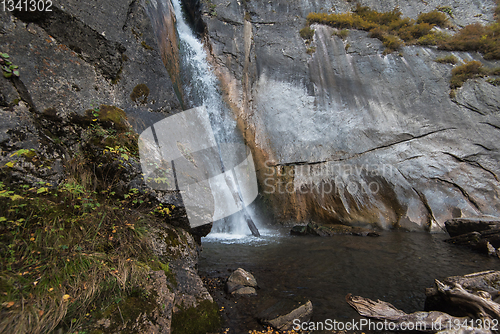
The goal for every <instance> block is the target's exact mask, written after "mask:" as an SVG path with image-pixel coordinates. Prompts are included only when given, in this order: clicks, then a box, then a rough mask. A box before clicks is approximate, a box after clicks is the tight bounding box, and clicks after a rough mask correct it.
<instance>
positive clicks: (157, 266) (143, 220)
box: [0, 106, 171, 333]
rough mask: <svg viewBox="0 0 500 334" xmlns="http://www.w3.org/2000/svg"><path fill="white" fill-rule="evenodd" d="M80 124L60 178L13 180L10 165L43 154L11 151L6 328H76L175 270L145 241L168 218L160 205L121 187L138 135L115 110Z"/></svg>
mask: <svg viewBox="0 0 500 334" xmlns="http://www.w3.org/2000/svg"><path fill="white" fill-rule="evenodd" d="M80 121H81V125H79V126H81V128H82V129H83V130H82V132H81V133H79V134H78V136H79V140H80V143H79V144H78V149H76V150H75V151H73V152H72V154H69V155H68V157H67V158H66V160H65V161H64V164H65V169H64V171H65V180H64V181H63V182H62V183H61V184H59V185H57V186H54V185H51V184H48V183H43V182H42V183H38V184H28V183H23V182H22V181H20V180H17V179H14V178H12V173H11V171H12V169H16V168H20V166H23V165H24V164H26V163H32V162H33V161H40V160H43V159H42V158H41V157H38V152H36V150H34V149H21V150H18V151H16V152H12V153H10V154H9V155H10V157H11V158H12V160H11V161H9V162H8V163H7V164H5V165H4V166H2V167H1V168H0V174H1V176H2V177H1V179H2V180H3V181H2V182H0V213H1V214H0V258H1V260H0V288H1V291H2V292H3V293H2V294H1V295H0V305H1V306H0V307H1V309H0V332H2V333H6V332H9V333H45V332H50V331H51V330H53V329H54V328H56V327H59V328H63V329H64V330H65V331H66V332H73V331H74V329H75V328H76V327H78V326H79V325H81V324H85V323H86V322H92V321H93V320H94V319H96V318H97V319H98V318H99V317H100V316H102V315H103V314H104V313H105V312H107V311H109V310H112V309H116V308H119V307H120V305H121V306H122V307H124V304H123V303H124V302H125V301H127V300H129V299H130V298H131V297H134V298H136V299H134V300H137V298H139V297H141V298H142V297H144V298H142V299H143V300H147V298H149V297H148V296H147V294H148V293H147V291H145V290H144V284H145V283H144V282H146V281H147V277H148V273H149V272H150V271H151V270H165V272H166V274H169V275H170V276H171V273H169V269H168V264H165V263H162V262H160V260H159V259H158V258H157V257H156V256H154V254H153V252H152V250H151V245H150V241H149V239H148V238H147V233H148V228H149V227H150V226H158V225H160V224H162V222H163V220H164V218H163V217H162V216H161V215H158V214H157V213H155V208H156V207H157V203H156V202H155V201H154V200H153V199H152V197H150V196H148V194H147V193H145V192H141V191H139V189H136V188H131V189H123V187H121V184H122V183H123V181H122V178H123V176H124V175H126V174H127V172H128V170H129V169H130V165H131V164H133V163H134V160H136V159H137V156H138V149H137V134H136V133H135V132H133V131H132V130H131V129H130V128H129V127H128V125H127V123H126V118H125V116H124V113H123V111H121V110H120V109H118V108H115V107H111V106H101V107H95V108H93V109H91V110H90V111H89V112H87V116H86V117H84V118H81V119H80ZM61 144H63V143H61ZM169 275H167V276H169Z"/></svg>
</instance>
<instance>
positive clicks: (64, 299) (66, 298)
mask: <svg viewBox="0 0 500 334" xmlns="http://www.w3.org/2000/svg"><path fill="white" fill-rule="evenodd" d="M70 298H71V297H70V296H69V295H64V296H63V301H65V302H67V301H68V300H69V299H70Z"/></svg>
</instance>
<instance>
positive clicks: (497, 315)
mask: <svg viewBox="0 0 500 334" xmlns="http://www.w3.org/2000/svg"><path fill="white" fill-rule="evenodd" d="M499 283H500V271H485V272H480V273H474V274H470V275H465V276H453V277H448V278H446V279H445V280H443V282H441V281H439V280H435V287H434V288H432V289H427V290H426V295H427V298H428V299H429V298H431V300H433V301H439V303H435V304H434V305H433V306H437V305H440V306H443V305H444V307H445V308H446V309H450V310H462V311H463V312H462V313H461V314H456V313H452V314H455V315H450V314H448V313H445V312H442V310H440V311H437V310H435V309H430V308H429V305H428V302H427V300H426V309H427V310H428V312H414V313H410V314H407V313H405V312H404V311H402V310H399V309H397V308H395V307H394V306H393V305H392V304H389V303H387V302H384V301H381V300H377V301H373V300H370V299H368V298H363V297H359V296H352V295H351V294H348V295H347V296H346V301H347V303H348V304H349V305H350V306H351V307H353V308H354V309H355V310H356V311H357V312H358V313H359V314H360V315H362V316H364V317H368V318H373V319H377V320H380V321H389V322H391V323H392V324H393V326H394V327H393V328H392V329H391V330H405V329H406V330H407V329H409V328H408V325H409V324H413V329H414V330H419V331H427V332H432V331H443V330H445V331H451V332H453V333H472V332H473V333H490V332H491V331H495V332H497V331H499V330H500V304H499V303H497V302H496V301H495V300H493V299H492V296H493V297H494V298H496V297H498V295H499V291H498V287H499ZM431 307H432V306H431ZM457 315H458V316H457ZM461 315H468V316H469V317H465V316H461ZM417 327H418V328H417ZM451 332H449V333H451Z"/></svg>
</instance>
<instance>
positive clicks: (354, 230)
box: [290, 222, 379, 237]
mask: <svg viewBox="0 0 500 334" xmlns="http://www.w3.org/2000/svg"><path fill="white" fill-rule="evenodd" d="M290 234H292V235H316V236H320V237H331V236H333V235H357V236H370V237H374V236H379V234H378V233H377V232H375V231H374V230H371V229H367V228H363V227H357V226H348V225H341V224H333V225H323V224H318V223H314V222H311V223H308V224H307V225H296V226H294V227H292V229H291V230H290Z"/></svg>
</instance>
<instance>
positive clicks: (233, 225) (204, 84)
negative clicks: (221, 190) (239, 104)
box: [172, 0, 258, 236]
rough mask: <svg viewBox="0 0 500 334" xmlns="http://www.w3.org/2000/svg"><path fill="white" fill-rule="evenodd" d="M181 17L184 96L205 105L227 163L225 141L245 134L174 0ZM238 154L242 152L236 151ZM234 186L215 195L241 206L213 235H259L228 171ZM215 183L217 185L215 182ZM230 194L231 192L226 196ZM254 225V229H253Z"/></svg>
mask: <svg viewBox="0 0 500 334" xmlns="http://www.w3.org/2000/svg"><path fill="white" fill-rule="evenodd" d="M172 4H173V7H174V10H175V15H176V18H177V31H178V34H179V52H180V56H181V60H180V63H181V64H180V65H181V76H182V77H183V80H184V82H183V90H184V100H185V103H186V105H187V106H189V107H198V106H202V105H203V106H205V108H206V110H207V112H208V117H209V119H210V123H211V126H212V130H213V132H214V137H215V140H216V142H217V145H218V148H219V155H220V160H221V161H220V162H221V164H222V166H224V160H225V157H227V154H230V152H226V151H224V152H223V151H222V150H221V147H223V146H224V145H225V144H231V143H238V144H240V145H243V143H244V141H243V138H242V136H241V134H240V133H239V132H238V131H237V128H236V121H235V119H234V116H233V114H232V112H231V110H230V109H229V107H228V106H227V105H226V104H225V102H224V100H223V98H222V93H221V92H220V89H219V81H218V79H217V77H216V76H215V74H214V72H213V69H212V68H211V66H210V64H209V63H208V61H207V54H206V51H205V48H204V47H203V44H202V43H201V42H200V40H198V38H197V37H196V36H195V35H194V34H193V32H192V29H191V27H189V25H188V24H187V23H186V20H185V18H184V14H183V11H182V7H181V4H180V0H172ZM235 154H238V152H235ZM223 182H225V183H226V184H227V185H226V186H229V187H230V188H231V192H232V198H225V197H224V196H217V195H216V192H217V191H216V190H215V192H214V195H215V196H214V199H215V200H216V201H222V203H225V202H227V203H228V205H229V203H230V202H232V203H233V205H234V202H235V198H236V199H237V200H236V205H238V208H239V209H240V211H239V212H237V213H236V214H233V215H231V216H229V217H226V218H223V219H220V220H219V221H216V222H214V225H213V227H212V232H211V233H210V234H211V235H215V234H218V235H220V234H230V235H232V236H246V235H249V234H254V235H258V230H257V229H256V228H255V226H254V225H253V219H252V218H251V216H250V213H249V212H248V208H245V207H244V205H243V201H242V191H241V189H239V186H238V183H237V181H236V175H235V173H234V172H233V173H226V174H225V180H224V181H223ZM215 187H217V185H216V184H215ZM226 197H230V196H226ZM251 229H252V230H251Z"/></svg>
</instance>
